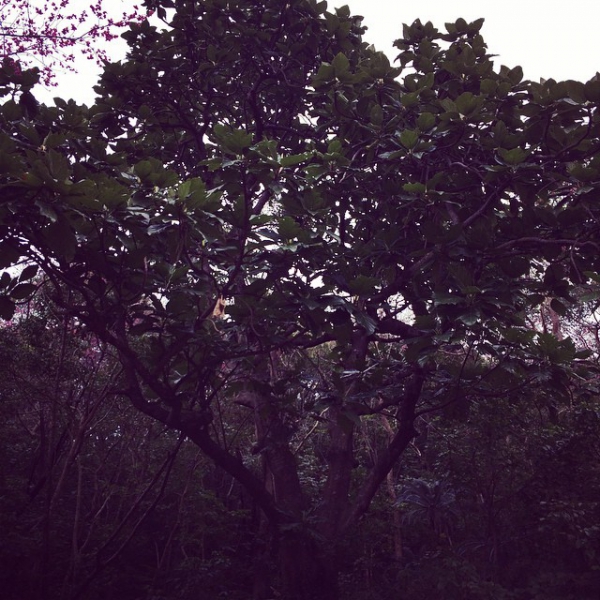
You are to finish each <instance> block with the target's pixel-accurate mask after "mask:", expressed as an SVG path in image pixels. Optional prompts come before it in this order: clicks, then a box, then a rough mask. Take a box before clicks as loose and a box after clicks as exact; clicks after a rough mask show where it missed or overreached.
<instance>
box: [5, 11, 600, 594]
mask: <svg viewBox="0 0 600 600" xmlns="http://www.w3.org/2000/svg"><path fill="white" fill-rule="evenodd" d="M147 4H150V3H147ZM152 4H156V6H152V8H156V9H157V10H158V11H159V15H161V16H165V17H166V15H167V13H166V12H165V9H172V11H171V12H170V13H169V18H170V24H169V26H168V27H167V28H165V29H162V30H159V29H157V28H156V27H154V26H151V25H150V24H149V23H148V22H142V23H141V24H139V25H136V26H133V27H132V28H131V29H130V30H129V31H127V32H126V33H125V34H124V37H125V38H126V40H127V42H128V44H129V48H130V49H129V53H128V56H127V59H126V60H125V61H123V62H120V63H113V64H107V65H106V68H105V70H104V73H103V75H102V77H101V79H100V81H99V82H98V85H97V87H96V88H95V90H96V93H97V95H98V97H97V99H96V102H95V104H94V105H93V106H91V107H87V106H80V105H77V104H76V103H74V102H73V101H66V100H62V99H59V98H57V99H56V100H55V105H54V106H44V105H41V106H37V105H34V106H33V107H32V106H30V105H28V104H27V103H26V102H19V98H20V97H23V95H25V94H30V93H31V92H32V90H33V91H35V90H34V85H35V83H36V75H35V73H32V72H27V71H24V72H23V73H18V72H14V71H11V70H10V69H8V68H6V65H5V66H4V68H3V70H2V71H1V72H0V91H1V93H2V94H3V95H4V96H5V97H6V101H5V103H4V105H3V106H2V109H1V113H0V128H1V131H0V156H1V158H0V186H1V192H2V200H1V202H0V235H1V238H2V241H1V243H0V248H1V264H0V267H2V268H3V269H5V270H4V272H3V275H2V278H1V279H0V292H1V293H2V296H0V314H1V316H2V317H3V318H4V319H11V318H13V316H14V315H15V310H16V309H17V308H18V306H19V304H20V303H22V302H24V301H25V300H27V299H28V298H29V297H30V296H31V295H32V294H34V293H35V292H36V290H37V289H38V288H39V287H40V286H41V285H42V283H41V282H42V281H43V282H44V286H47V285H48V284H49V285H50V289H51V291H50V292H48V293H49V297H50V298H51V301H52V302H53V303H54V304H55V305H56V307H58V309H59V310H60V311H61V313H62V314H64V315H65V317H68V318H70V319H74V320H75V322H76V323H77V324H78V326H80V327H81V328H82V330H85V331H88V332H90V333H91V334H93V335H94V336H96V337H97V338H98V340H100V341H101V342H102V343H104V344H106V345H108V346H109V347H111V348H112V349H114V351H115V353H116V356H117V357H118V362H119V364H120V366H121V368H122V375H121V376H120V377H119V378H118V381H116V382H115V386H116V387H115V390H116V391H117V392H118V393H119V394H122V395H123V396H126V397H128V398H129V400H130V401H131V403H132V404H133V406H134V407H135V408H136V409H138V410H139V411H141V412H142V413H144V414H145V415H147V416H149V417H151V418H153V419H155V420H157V421H159V422H161V423H163V424H164V425H165V426H167V427H168V428H171V429H174V430H177V431H180V432H181V433H182V434H183V435H184V436H186V437H187V438H188V439H189V440H191V441H192V442H193V443H194V444H196V445H197V446H198V447H199V448H200V449H201V451H202V452H203V453H204V455H206V456H207V457H208V458H209V459H211V460H212V461H214V463H215V464H216V465H218V466H219V467H220V468H221V469H223V470H224V471H226V472H227V473H229V474H230V475H231V476H232V477H234V478H235V480H236V481H237V482H239V484H241V486H243V488H244V489H245V491H246V493H247V494H248V495H249V497H251V498H252V501H253V502H254V503H255V504H256V506H257V507H259V508H260V510H261V512H262V514H263V516H264V519H265V523H266V525H265V526H266V527H268V528H270V529H269V530H270V531H271V534H270V535H272V536H273V537H274V539H277V540H278V542H277V546H276V547H277V553H278V556H279V560H280V575H281V578H282V581H283V583H282V586H283V588H282V589H284V590H285V597H287V598H299V599H300V598H313V597H314V598H317V597H318V598H321V597H322V598H329V599H330V598H335V597H336V596H335V594H336V591H335V590H336V572H335V564H336V558H335V557H336V552H337V548H338V545H339V543H340V541H341V540H342V539H343V538H344V536H346V535H348V534H349V533H350V532H351V531H353V528H355V527H356V526H357V524H358V523H359V521H360V519H361V518H362V517H363V516H364V515H365V513H366V512H367V511H368V509H369V507H370V505H371V503H372V501H373V498H374V496H375V494H376V493H377V491H378V490H379V489H380V487H381V485H382V484H383V483H384V482H385V481H386V477H387V476H388V474H389V473H390V471H391V470H392V468H393V467H394V465H395V464H396V463H397V462H398V460H399V459H400V457H401V456H402V455H403V453H404V452H405V450H406V448H407V447H408V446H409V444H411V443H412V442H413V440H414V439H415V437H416V436H417V435H418V434H419V426H418V420H419V419H420V418H422V417H423V416H424V415H428V414H431V413H434V412H436V411H440V410H446V409H449V407H451V408H452V407H454V408H456V407H461V406H465V405H468V404H469V402H471V401H472V400H473V399H475V398H489V397H506V396H507V395H510V394H515V393H516V392H519V391H520V390H524V389H528V387H529V386H537V385H540V384H544V385H551V386H553V389H554V390H556V393H558V394H560V393H566V390H567V388H568V382H569V377H570V376H571V374H572V373H573V372H574V371H575V372H577V373H578V376H579V377H584V376H585V375H586V373H587V370H586V369H588V366H587V364H586V361H585V359H586V358H587V356H588V354H587V353H586V352H583V351H582V350H581V348H578V347H577V346H576V344H575V343H574V342H573V341H572V340H571V339H570V338H564V339H561V336H557V335H553V334H552V333H551V332H543V331H536V330H535V328H533V327H532V326H531V324H530V322H529V321H528V319H529V318H530V315H531V314H532V312H533V311H534V310H536V309H538V308H539V307H541V306H546V305H549V307H550V309H551V310H552V311H553V313H554V314H556V315H558V316H564V315H565V314H566V313H567V311H568V310H569V307H570V305H571V304H572V303H573V302H575V301H576V299H577V298H578V293H579V292H578V291H579V290H580V289H581V288H582V286H585V285H588V284H590V283H594V282H598V277H599V275H598V269H599V261H600V248H599V246H598V239H600V235H599V234H600V222H599V217H600V212H599V208H598V204H597V195H598V190H599V187H600V177H599V174H600V113H599V110H598V107H599V103H600V79H598V78H595V79H593V80H591V81H589V82H587V83H581V82H576V81H564V82H556V81H554V80H548V81H543V82H540V83H534V82H531V81H524V80H523V74H522V70H521V69H520V68H519V67H514V68H508V67H505V66H502V67H501V68H499V69H495V68H494V64H493V62H492V60H491V55H490V54H489V53H488V49H487V46H486V44H485V42H484V39H483V37H482V35H481V33H480V30H481V27H482V25H483V19H480V20H477V21H475V22H472V23H467V22H466V21H464V20H462V19H459V20H458V21H457V22H456V23H452V24H447V25H446V29H445V31H444V32H442V31H440V30H438V29H437V28H436V27H434V25H433V24H431V23H421V22H420V21H416V22H415V23H413V24H412V25H405V26H404V29H403V31H402V35H401V37H400V38H399V39H398V40H397V41H396V42H395V47H396V48H397V50H398V56H397V59H396V60H395V61H394V62H392V63H391V62H390V60H389V59H388V58H387V57H386V56H384V55H383V54H382V53H379V52H377V51H376V50H375V49H374V48H373V47H372V46H369V45H367V44H366V43H365V42H363V41H362V37H361V36H362V33H363V32H364V28H363V25H362V20H361V18H360V17H355V16H353V15H351V14H350V11H349V10H348V8H347V7H343V8H339V9H336V10H335V11H334V12H329V11H328V10H327V3H326V2H317V1H316V0H291V1H289V2H287V3H285V4H282V3H281V2H279V1H278V0H263V1H262V2H256V1H254V0H239V1H236V2H230V1H227V0H205V1H203V2H196V1H190V0H181V1H177V2H170V1H159V2H156V3H152ZM171 15H172V16H171ZM16 266H18V267H19V268H17V269H16V268H15V267H16ZM15 318H18V316H17V317H15ZM519 401H520V402H526V400H525V399H523V398H521V399H520V400H519ZM248 419H250V421H251V422H252V423H253V428H254V430H253V432H252V431H249V430H248V428H247V427H243V426H242V423H246V422H247V420H248ZM373 419H384V420H385V423H386V424H387V427H389V435H388V436H386V437H384V438H383V439H380V440H379V442H378V447H377V451H376V452H375V455H374V458H373V460H371V461H368V464H364V463H363V465H362V468H360V469H358V468H357V467H358V466H359V464H360V463H361V460H362V459H361V452H360V443H359V442H358V439H357V438H358V434H359V432H360V431H361V430H362V428H363V427H364V426H365V423H367V422H371V421H372V420H373ZM242 429H244V434H243V435H240V433H239V432H240V431H241V430H242ZM315 456H318V457H319V461H320V464H321V466H320V469H319V472H320V475H319V477H318V478H317V479H318V480H317V481H316V482H312V483H311V485H313V484H314V485H316V486H317V488H318V490H319V493H318V494H314V493H312V492H311V489H312V488H310V486H308V485H307V483H306V481H305V480H304V479H303V477H302V464H303V461H306V460H314V457H315ZM317 581H318V582H319V584H318V585H317V583H316V582H317ZM263 593H266V591H265V592H263ZM257 594H259V592H257ZM257 597H266V596H260V595H257Z"/></svg>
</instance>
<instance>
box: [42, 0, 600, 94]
mask: <svg viewBox="0 0 600 600" xmlns="http://www.w3.org/2000/svg"><path fill="white" fill-rule="evenodd" d="M89 2H90V0H73V1H72V4H75V3H80V4H81V5H86V4H87V5H89ZM128 4H129V2H127V1H125V2H123V1H122V2H120V3H119V5H121V6H123V5H125V6H127V5H128ZM343 4H348V5H349V6H350V9H351V11H352V13H353V14H358V15H363V16H364V17H365V19H364V21H363V24H365V25H366V26H367V27H368V28H369V30H368V31H367V34H366V36H365V37H366V40H367V41H368V42H370V43H373V44H374V45H375V46H376V47H377V49H378V50H382V51H384V52H385V53H386V54H387V55H388V56H389V57H390V58H391V59H393V58H394V57H395V54H394V49H393V48H392V43H393V41H394V40H395V39H397V38H398V37H401V35H402V23H412V22H413V21H414V20H415V19H417V18H419V19H421V21H423V22H425V21H432V22H433V24H434V25H435V26H436V27H437V28H438V29H441V30H443V29H444V23H445V22H448V21H452V22H454V21H456V19H458V18H459V17H463V18H464V19H466V20H467V21H474V20H475V19H478V18H480V17H484V18H485V24H484V26H483V29H482V35H483V37H484V38H485V40H486V42H487V44H488V49H489V52H490V53H492V54H498V55H499V56H498V58H497V59H496V61H497V63H498V64H506V65H507V66H509V67H514V66H516V65H521V66H522V67H523V70H524V73H525V77H526V78H528V79H533V80H539V78H540V77H543V78H545V79H549V78H551V77H552V78H554V79H557V80H560V79H578V80H581V81H587V80H588V79H590V78H591V77H592V76H593V75H595V73H596V72H597V71H600V43H599V40H598V26H599V24H600V1H598V0H568V1H565V0H563V1H561V2H558V1H557V0H496V1H495V2H491V1H487V0H419V1H417V2H414V1H413V2H408V1H406V0H345V1H344V0H336V1H331V0H330V2H329V6H330V7H332V6H341V5H343ZM120 42H121V41H120V40H119V42H116V43H115V42H111V44H113V45H114V46H111V50H110V54H111V55H112V56H113V57H114V58H115V59H119V58H121V57H122V56H123V54H124V44H122V43H120ZM98 72H99V71H98V69H97V68H95V67H94V65H93V64H92V63H90V62H85V63H83V64H82V67H81V69H80V72H79V73H78V74H77V75H72V74H66V75H64V76H61V77H60V84H59V87H58V88H54V89H53V90H50V91H49V93H43V92H42V90H41V89H40V90H38V92H37V94H36V96H37V97H38V98H39V99H40V100H42V101H45V102H49V101H51V98H52V97H53V96H62V97H73V98H75V99H76V100H78V101H80V102H87V103H91V102H92V101H93V98H94V92H93V91H92V86H93V85H94V83H95V81H96V79H97V76H98Z"/></svg>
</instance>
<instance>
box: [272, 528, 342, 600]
mask: <svg viewBox="0 0 600 600" xmlns="http://www.w3.org/2000/svg"><path fill="white" fill-rule="evenodd" d="M279 559H280V565H281V587H282V590H281V592H282V593H281V597H282V598H286V599H289V600H337V599H338V598H339V588H338V570H337V566H336V560H335V555H334V553H332V552H330V551H329V550H326V549H325V548H323V547H322V544H320V543H318V542H317V541H316V540H314V538H312V537H311V536H310V535H309V534H306V533H304V532H296V531H287V532H284V533H283V534H282V535H281V538H280V540H279Z"/></svg>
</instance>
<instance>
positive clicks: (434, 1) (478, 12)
mask: <svg viewBox="0 0 600 600" xmlns="http://www.w3.org/2000/svg"><path fill="white" fill-rule="evenodd" d="M343 3H344V2H343V1H340V2H334V3H331V4H333V5H336V6H338V5H340V4H343ZM346 3H347V4H348V5H349V6H350V9H351V11H352V13H353V14H359V15H363V16H364V17H365V20H364V21H363V24H365V25H366V26H367V27H369V31H368V32H367V35H366V38H367V40H368V41H369V42H371V43H374V44H375V46H376V47H377V49H378V50H383V51H384V52H385V53H386V54H387V55H388V56H390V57H392V56H394V55H393V53H392V43H393V40H395V39H397V38H399V37H401V36H402V23H409V24H410V23H412V22H413V21H414V20H415V19H421V21H422V22H426V21H431V22H432V23H433V24H434V25H435V26H436V27H437V28H438V29H440V30H442V31H445V30H444V23H447V22H448V21H451V22H454V21H456V20H457V19H458V18H459V17H462V18H463V19H465V20H467V21H474V20H475V19H479V18H480V17H483V18H485V23H484V25H483V29H482V30H481V33H482V35H483V37H484V39H485V41H486V42H487V45H488V50H489V52H490V53H491V54H499V55H500V56H499V57H498V58H497V59H495V60H496V61H497V62H498V63H499V64H505V65H507V66H509V67H514V66H516V65H520V66H522V67H523V70H524V75H525V77H526V78H527V79H532V80H536V81H537V80H539V79H540V77H543V78H544V79H550V78H553V79H557V80H559V79H577V80H580V81H587V80H588V79H590V78H591V77H593V76H594V75H595V74H596V72H597V71H600V40H599V36H598V26H599V25H600V2H599V1H598V0H562V1H558V0H495V1H490V0H417V1H416V2H415V1H413V2H408V1H406V0H346ZM331 4H330V5H331Z"/></svg>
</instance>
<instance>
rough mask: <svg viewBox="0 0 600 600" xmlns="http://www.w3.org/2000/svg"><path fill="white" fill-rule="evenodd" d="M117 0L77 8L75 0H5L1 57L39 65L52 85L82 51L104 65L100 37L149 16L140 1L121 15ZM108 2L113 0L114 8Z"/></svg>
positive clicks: (0, 16)
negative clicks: (108, 7)
mask: <svg viewBox="0 0 600 600" xmlns="http://www.w3.org/2000/svg"><path fill="white" fill-rule="evenodd" d="M75 4H77V2H75ZM114 4H115V2H114V0H112V1H111V0H94V1H93V3H91V4H90V5H89V6H88V7H87V8H86V9H84V10H76V7H74V6H73V0H0V59H5V60H6V59H12V60H13V61H15V60H16V59H18V61H19V62H20V63H21V65H22V66H21V67H19V68H30V67H32V66H38V67H39V69H40V79H41V81H42V83H43V84H44V85H47V86H53V85H56V82H55V78H56V74H57V72H58V71H59V70H61V69H62V70H67V71H72V72H74V71H75V68H74V66H73V63H74V62H75V57H76V55H77V54H82V55H83V56H85V57H86V58H88V59H90V60H93V61H94V62H96V63H97V64H100V65H101V64H103V63H104V62H106V61H107V60H108V53H107V47H106V46H104V47H103V46H102V45H101V42H103V43H106V42H110V41H112V40H114V39H116V38H117V37H119V33H120V30H122V29H124V28H125V27H127V26H128V25H129V24H130V23H131V22H140V21H142V20H144V19H146V18H147V17H148V16H149V14H147V13H146V11H145V10H144V9H140V7H139V6H137V5H132V6H131V10H130V12H123V11H121V12H120V14H118V15H117V14H115V10H114ZM106 5H112V8H111V12H110V13H109V11H108V10H107V9H106V8H105V7H106ZM15 65H16V63H15Z"/></svg>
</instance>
